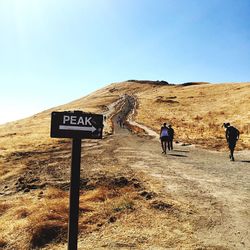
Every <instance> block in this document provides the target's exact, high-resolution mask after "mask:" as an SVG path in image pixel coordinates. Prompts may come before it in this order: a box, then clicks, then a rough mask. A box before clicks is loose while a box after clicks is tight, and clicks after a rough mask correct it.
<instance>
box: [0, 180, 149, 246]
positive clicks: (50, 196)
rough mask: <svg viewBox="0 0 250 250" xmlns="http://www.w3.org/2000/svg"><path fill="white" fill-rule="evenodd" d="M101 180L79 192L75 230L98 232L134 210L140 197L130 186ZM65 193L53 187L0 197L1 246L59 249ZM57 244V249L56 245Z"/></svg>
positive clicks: (64, 222)
mask: <svg viewBox="0 0 250 250" xmlns="http://www.w3.org/2000/svg"><path fill="white" fill-rule="evenodd" d="M111 183H112V182H110V183H108V186H106V184H105V183H104V186H97V187H96V188H95V189H94V190H89V191H81V194H80V204H79V213H80V215H79V231H80V233H81V234H84V235H86V234H88V233H93V232H95V231H100V230H101V229H102V228H103V227H104V228H105V227H106V226H108V225H110V224H112V223H114V222H116V220H118V219H119V220H120V219H122V218H123V216H127V215H129V214H130V213H133V212H134V211H135V210H136V209H138V208H139V207H141V206H145V205H142V204H143V203H145V201H144V199H143V198H142V197H141V196H140V195H139V192H138V190H136V189H135V188H134V187H133V185H132V186H131V185H125V186H124V187H118V186H113V187H111ZM68 203H69V202H68V192H66V191H62V190H59V189H56V188H48V189H46V190H45V191H42V192H40V191H34V192H32V193H29V194H26V195H22V196H19V195H16V197H15V199H14V200H13V199H12V200H10V201H9V200H8V199H6V198H5V199H4V198H3V199H1V206H0V209H1V210H0V211H1V214H0V221H1V224H0V232H1V238H0V244H1V246H2V247H4V248H5V249H23V250H24V249H34V248H44V247H45V248H46V247H49V249H51V248H52V247H53V249H61V247H60V246H59V245H60V244H62V243H64V242H66V240H67V238H66V234H67V223H68ZM57 245H58V248H57Z"/></svg>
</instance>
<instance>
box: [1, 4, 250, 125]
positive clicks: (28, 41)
mask: <svg viewBox="0 0 250 250" xmlns="http://www.w3.org/2000/svg"><path fill="white" fill-rule="evenodd" d="M249 13H250V1H249V0H237V1H235V0H202V1H201V0H0V93H1V96H0V124H1V123H5V122H8V121H12V120H16V119H20V118H24V117H26V116H30V115H33V114H35V113H38V112H40V111H43V110H46V109H48V108H52V107H55V106H58V105H61V104H65V103H67V102H70V101H72V100H75V99H77V98H80V97H83V96H85V95H87V94H89V93H91V92H92V91H94V90H96V89H99V88H102V87H104V86H106V85H108V84H109V83H112V82H120V81H125V80H128V79H148V80H165V81H168V82H171V83H184V82H190V81H207V82H214V83H221V82H246V81H248V82H249V81H250V56H249V55H250V15H249Z"/></svg>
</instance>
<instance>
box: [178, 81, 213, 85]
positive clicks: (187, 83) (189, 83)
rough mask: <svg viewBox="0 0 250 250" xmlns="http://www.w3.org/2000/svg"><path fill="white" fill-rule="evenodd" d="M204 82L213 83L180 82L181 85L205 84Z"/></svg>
mask: <svg viewBox="0 0 250 250" xmlns="http://www.w3.org/2000/svg"><path fill="white" fill-rule="evenodd" d="M203 84H211V83H210V82H185V83H182V84H178V85H180V86H191V85H203Z"/></svg>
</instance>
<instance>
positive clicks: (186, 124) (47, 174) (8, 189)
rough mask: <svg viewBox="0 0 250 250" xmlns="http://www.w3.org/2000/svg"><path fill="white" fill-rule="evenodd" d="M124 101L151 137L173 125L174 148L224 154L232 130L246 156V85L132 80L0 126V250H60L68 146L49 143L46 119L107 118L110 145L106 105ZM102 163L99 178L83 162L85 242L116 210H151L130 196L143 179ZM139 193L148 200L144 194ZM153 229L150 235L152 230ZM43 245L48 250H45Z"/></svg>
mask: <svg viewBox="0 0 250 250" xmlns="http://www.w3.org/2000/svg"><path fill="white" fill-rule="evenodd" d="M125 94H127V95H133V96H134V97H135V98H136V113H135V116H134V119H135V120H136V121H137V122H138V123H141V124H144V125H146V126H148V127H150V128H152V129H153V130H155V131H156V132H159V129H160V126H161V124H162V123H163V122H166V123H169V124H172V126H173V128H174V129H175V134H176V137H175V141H181V142H187V143H193V144H197V145H201V146H203V147H207V148H209V149H213V150H217V149H225V139H224V129H223V128H222V124H223V122H231V123H232V124H233V125H235V126H236V127H237V128H238V129H239V130H240V132H241V137H240V141H239V143H238V144H237V149H250V134H249V131H250V83H224V84H208V83H202V82H199V83H185V84H180V85H174V84H169V83H167V82H165V81H156V82H154V81H138V80H131V81H127V82H121V83H113V84H111V85H109V86H107V87H105V88H103V89H100V90H98V91H96V92H94V93H92V94H90V95H88V96H85V97H83V98H81V99H79V100H76V101H73V102H71V103H68V104H65V105H62V106H59V107H56V108H53V109H50V110H46V111H44V112H42V113H39V114H36V115H34V116H32V117H29V118H27V119H23V120H19V121H15V122H11V123H8V124H5V125H1V126H0V150H1V155H0V248H1V247H3V248H6V249H32V248H35V247H45V248H46V247H48V249H61V248H60V246H61V244H63V240H62V239H65V235H66V228H67V211H68V205H67V204H68V200H67V199H68V198H67V197H68V187H69V181H68V180H69V165H70V156H71V155H70V148H71V144H70V140H66V139H60V140H58V139H51V138H50V137H49V135H50V114H51V112H52V111H62V110H83V111H86V112H95V113H103V114H105V115H106V116H107V123H106V126H105V138H106V140H109V135H110V134H111V133H112V122H111V119H112V117H113V115H114V113H115V110H114V105H112V104H113V103H115V102H116V101H118V100H119V99H120V98H121V97H122V96H123V95H125ZM85 143H86V144H85V146H86V152H87V153H88V152H91V150H92V149H94V148H98V147H99V146H100V145H99V142H91V141H88V140H87V141H86V142H85ZM107 155H109V157H110V160H107V161H110V162H108V163H107V164H110V168H107V169H106V168H105V170H104V169H103V168H102V166H101V164H99V163H98V162H97V163H95V168H94V169H93V167H90V166H92V165H93V163H94V162H96V159H95V157H94V156H91V157H90V156H89V157H88V156H86V165H87V166H86V172H85V173H84V176H83V178H82V182H83V183H82V191H81V192H82V193H81V204H80V209H81V213H82V214H84V215H85V217H83V218H81V219H80V229H81V231H83V232H84V233H85V234H88V233H90V232H95V231H98V230H99V228H102V225H103V224H105V221H109V220H111V223H112V220H114V218H113V219H112V216H110V215H112V211H114V210H115V211H116V210H119V214H120V215H119V216H122V214H129V213H130V211H133V209H134V207H135V204H137V207H140V208H144V207H147V206H149V204H148V203H146V202H145V201H144V200H142V199H141V198H140V197H141V196H140V195H138V190H137V189H136V188H135V187H136V186H137V187H138V186H143V185H142V184H141V183H142V182H143V179H144V178H147V177H145V176H143V175H140V174H134V173H131V172H129V171H128V170H126V171H125V170H124V169H121V168H119V166H114V163H113V162H112V156H111V155H112V152H107ZM88 163H89V165H88ZM90 163H92V164H90ZM135 176H136V178H135ZM104 177H105V178H104ZM88 178H89V179H92V182H89V181H88V180H89V179H88ZM121 178H125V179H126V180H127V185H125V186H123V185H121V186H119V181H120V180H124V179H121ZM85 179H86V183H87V184H86V183H85V182H84V180H85ZM125 182H126V181H125ZM117 183H118V184H117ZM152 186H153V184H152V185H151V189H152ZM91 187H92V188H91ZM144 188H145V189H146V190H147V192H148V189H149V187H144ZM141 191H143V192H146V191H145V190H141ZM149 191H150V190H149ZM103 197H106V198H105V199H104V198H103ZM103 199H104V200H103ZM170 200H171V199H170ZM168 201H169V200H168ZM171 203H172V204H174V203H176V201H174V200H171ZM163 204H165V203H163ZM176 206H177V207H178V206H179V205H178V204H176ZM51 211H53V213H51ZM144 212H145V214H147V218H150V217H152V213H153V212H152V211H151V210H145V211H144ZM138 216H140V215H138ZM158 219H159V221H158V222H159V223H160V221H161V220H160V217H159V218H158ZM168 220H169V218H168ZM170 221H171V220H170ZM150 223H151V225H152V223H153V222H152V221H151V222H150ZM150 223H148V224H147V226H148V227H149V228H150ZM176 223H177V222H176ZM178 223H181V222H178ZM121 226H122V225H121ZM154 226H155V227H154V230H156V227H157V225H156V224H154ZM187 228H188V226H187ZM187 228H186V229H185V230H187V231H188V229H187ZM120 229H121V228H120ZM96 237H97V238H98V237H99V236H98V235H97V236H96ZM190 242H191V241H190ZM190 242H189V243H190ZM47 243H48V244H50V245H49V246H46V244H47ZM190 244H191V243H190ZM53 247H54V248H53Z"/></svg>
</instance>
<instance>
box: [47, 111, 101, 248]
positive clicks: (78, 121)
mask: <svg viewBox="0 0 250 250" xmlns="http://www.w3.org/2000/svg"><path fill="white" fill-rule="evenodd" d="M102 130H103V115H99V114H92V113H84V112H82V111H74V112H52V114H51V134H50V136H51V137H52V138H72V159H71V179H70V208H69V226H68V250H77V235H78V217H79V189H80V167H81V139H84V138H85V139H102Z"/></svg>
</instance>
